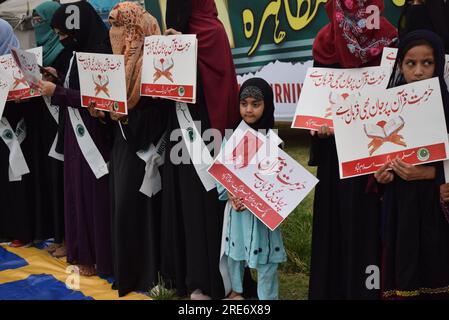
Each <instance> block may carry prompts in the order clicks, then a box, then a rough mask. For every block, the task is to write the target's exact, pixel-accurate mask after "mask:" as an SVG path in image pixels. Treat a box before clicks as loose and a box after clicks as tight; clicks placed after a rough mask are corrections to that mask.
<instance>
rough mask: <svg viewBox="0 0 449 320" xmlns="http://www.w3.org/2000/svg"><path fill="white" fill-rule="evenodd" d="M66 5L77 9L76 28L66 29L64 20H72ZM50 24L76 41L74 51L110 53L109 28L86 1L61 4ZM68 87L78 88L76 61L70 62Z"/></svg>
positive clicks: (70, 12)
mask: <svg viewBox="0 0 449 320" xmlns="http://www.w3.org/2000/svg"><path fill="white" fill-rule="evenodd" d="M68 6H76V7H78V9H79V14H80V24H79V28H78V29H68V28H67V25H66V22H67V21H69V22H72V19H73V18H72V16H71V15H72V14H73V12H72V11H71V10H68V12H66V9H67V7H68ZM51 26H52V27H53V28H58V29H59V30H60V31H62V32H64V33H65V34H67V35H68V36H69V37H71V38H73V39H75V40H76V42H77V47H76V49H75V50H76V51H79V52H90V53H105V54H112V48H111V43H110V41H109V30H108V29H107V27H106V25H105V24H104V22H103V20H102V19H101V17H100V16H99V15H98V13H97V12H96V11H95V9H94V8H93V7H92V5H91V4H90V3H88V2H87V1H79V2H75V3H68V4H64V5H62V6H61V7H60V8H59V9H58V10H57V11H56V12H55V14H54V15H53V18H52V20H51ZM70 88H71V89H79V78H78V68H77V65H76V61H74V62H73V63H72V68H71V70H70Z"/></svg>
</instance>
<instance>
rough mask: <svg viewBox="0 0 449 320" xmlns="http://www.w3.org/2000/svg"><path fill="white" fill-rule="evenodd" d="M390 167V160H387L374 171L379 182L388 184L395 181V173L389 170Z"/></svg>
mask: <svg viewBox="0 0 449 320" xmlns="http://www.w3.org/2000/svg"><path fill="white" fill-rule="evenodd" d="M389 168H390V162H387V163H385V164H384V165H383V166H382V167H381V168H380V169H379V170H377V171H376V172H375V173H374V178H376V180H377V182H379V183H382V184H388V183H390V182H392V181H393V179H394V174H393V173H392V172H391V171H387V170H388V169H389Z"/></svg>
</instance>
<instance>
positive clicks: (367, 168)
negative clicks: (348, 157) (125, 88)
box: [341, 143, 447, 178]
mask: <svg viewBox="0 0 449 320" xmlns="http://www.w3.org/2000/svg"><path fill="white" fill-rule="evenodd" d="M422 148H425V149H427V151H428V152H429V157H428V158H427V159H422V160H420V159H419V158H418V151H419V150H420V149H422ZM446 154H447V153H446V146H445V144H444V143H438V144H433V145H426V146H421V147H417V148H411V149H406V150H402V151H397V152H391V153H387V154H382V155H378V156H374V157H367V158H362V159H358V160H353V161H348V162H343V163H342V164H341V167H342V177H343V178H349V177H352V176H359V175H362V174H369V173H373V172H376V171H377V170H378V169H379V168H380V166H381V165H383V164H385V163H386V162H388V161H391V160H393V159H395V158H397V157H399V158H402V157H403V156H404V155H409V156H408V157H406V158H404V159H403V160H404V162H406V163H409V164H420V163H427V162H434V161H438V160H444V159H446ZM374 164H375V165H374Z"/></svg>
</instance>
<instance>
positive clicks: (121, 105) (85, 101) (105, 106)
mask: <svg viewBox="0 0 449 320" xmlns="http://www.w3.org/2000/svg"><path fill="white" fill-rule="evenodd" d="M81 100H82V105H83V106H84V107H88V106H89V103H90V102H95V103H96V104H97V106H96V108H95V109H97V110H103V111H110V109H109V106H110V105H113V104H114V102H117V103H118V110H115V111H116V112H117V113H121V114H126V109H125V102H123V101H115V100H109V99H103V98H98V97H90V96H82V97H81Z"/></svg>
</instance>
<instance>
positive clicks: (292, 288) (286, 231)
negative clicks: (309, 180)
mask: <svg viewBox="0 0 449 320" xmlns="http://www.w3.org/2000/svg"><path fill="white" fill-rule="evenodd" d="M277 128H278V130H279V132H278V134H279V136H280V137H281V138H282V139H283V140H284V142H285V151H286V152H287V153H288V154H289V155H290V156H291V157H292V158H294V159H295V160H296V161H298V162H299V163H300V164H301V165H302V166H304V167H305V168H306V169H307V170H309V171H310V172H311V173H313V174H316V168H315V167H309V166H307V161H308V159H309V141H310V138H309V133H308V132H307V131H304V130H297V129H290V127H289V124H288V125H286V124H283V123H278V124H277ZM313 195H314V192H313V191H312V192H311V193H310V194H309V195H308V196H307V197H306V198H305V199H304V200H303V201H302V202H301V204H300V205H299V206H298V207H297V208H296V209H295V210H294V211H293V212H292V213H291V214H290V215H289V216H288V218H287V219H286V220H285V221H284V222H283V223H282V225H281V228H282V229H281V230H282V236H283V240H284V245H285V249H286V252H287V256H288V260H287V262H286V263H284V264H282V265H281V266H280V269H279V282H280V284H279V285H280V294H279V296H280V299H284V300H298V299H307V291H308V287H309V272H310V254H311V242H312V209H313Z"/></svg>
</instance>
